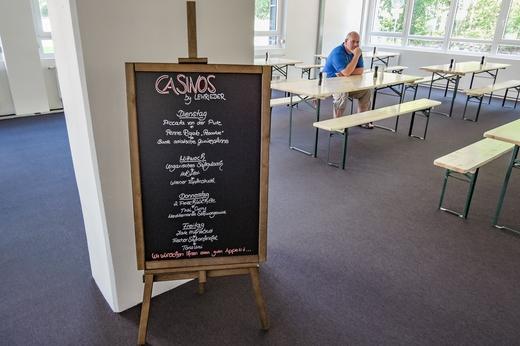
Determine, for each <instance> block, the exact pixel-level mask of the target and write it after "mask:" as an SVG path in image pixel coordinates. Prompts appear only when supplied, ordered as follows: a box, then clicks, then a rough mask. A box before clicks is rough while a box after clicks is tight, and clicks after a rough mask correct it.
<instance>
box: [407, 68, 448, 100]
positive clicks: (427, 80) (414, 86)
mask: <svg viewBox="0 0 520 346" xmlns="http://www.w3.org/2000/svg"><path fill="white" fill-rule="evenodd" d="M451 77H455V75H454V74H446V75H445V76H443V77H439V78H432V76H426V77H424V78H422V79H418V80H416V81H415V82H412V83H408V84H406V85H405V87H404V88H405V90H404V91H405V93H406V92H407V91H408V89H412V90H413V91H414V92H413V99H414V100H415V98H416V97H417V90H418V87H419V84H430V88H431V86H432V84H433V83H434V82H437V81H439V80H445V79H448V78H451ZM448 84H449V83H447V84H446V90H445V91H444V96H446V93H447V91H448Z"/></svg>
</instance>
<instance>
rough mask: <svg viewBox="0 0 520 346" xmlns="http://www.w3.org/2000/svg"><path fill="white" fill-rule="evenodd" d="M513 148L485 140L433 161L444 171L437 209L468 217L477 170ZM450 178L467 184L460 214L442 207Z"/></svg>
mask: <svg viewBox="0 0 520 346" xmlns="http://www.w3.org/2000/svg"><path fill="white" fill-rule="evenodd" d="M513 147H514V145H513V144H511V143H507V142H502V141H498V140H495V139H491V138H485V139H482V140H480V141H478V142H476V143H473V144H470V145H468V146H466V147H464V148H462V149H459V150H457V151H454V152H452V153H450V154H448V155H445V156H443V157H439V158H438V159H436V160H435V161H433V164H434V165H435V166H438V167H442V168H445V169H446V173H445V175H444V184H443V185H442V191H441V198H440V201H439V209H440V210H442V211H445V212H448V213H450V214H453V215H456V216H459V217H461V218H463V219H466V218H467V217H468V212H469V206H470V204H471V198H472V197H473V191H474V190H475V183H476V182H477V176H478V171H479V168H480V167H482V166H484V165H485V164H487V163H489V162H491V161H493V160H495V159H497V158H499V157H500V156H502V155H504V154H505V153H507V152H509V151H510V150H512V149H513ZM450 177H452V178H454V179H457V180H461V181H464V182H467V183H469V189H468V195H467V197H466V204H465V205H464V210H463V212H462V214H461V213H459V212H457V211H454V210H450V209H447V208H444V207H443V206H442V202H443V200H444V194H445V192H446V185H447V184H448V178H450Z"/></svg>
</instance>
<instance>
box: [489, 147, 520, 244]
mask: <svg viewBox="0 0 520 346" xmlns="http://www.w3.org/2000/svg"><path fill="white" fill-rule="evenodd" d="M518 148H519V147H518V145H515V148H514V149H513V155H512V156H511V161H510V162H509V166H508V168H507V172H506V176H505V178H504V183H503V184H502V190H501V191H500V197H499V198H498V204H497V210H496V212H495V216H494V217H493V226H494V227H496V228H498V229H506V230H508V231H511V232H514V233H517V234H520V231H519V230H515V229H512V228H509V227H507V226H502V225H499V224H498V219H499V217H500V212H501V211H502V205H503V204H504V198H505V196H506V191H507V186H508V184H509V178H511V172H512V171H513V168H519V167H520V160H518V159H517V156H518Z"/></svg>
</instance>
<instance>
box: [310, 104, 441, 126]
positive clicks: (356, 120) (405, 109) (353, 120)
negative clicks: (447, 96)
mask: <svg viewBox="0 0 520 346" xmlns="http://www.w3.org/2000/svg"><path fill="white" fill-rule="evenodd" d="M440 104H441V102H439V101H434V100H430V99H420V100H414V101H409V102H405V103H401V104H397V105H393V106H388V107H383V108H379V109H374V110H371V111H367V112H362V113H357V114H354V115H353V116H351V115H350V116H343V117H338V118H334V119H329V120H323V121H318V122H315V123H314V124H313V126H314V127H317V128H320V129H322V130H326V131H336V132H343V131H344V130H345V129H346V128H349V127H354V126H359V125H362V124H366V123H369V122H374V121H378V120H383V119H387V118H392V117H396V116H399V115H403V114H407V113H413V112H417V111H420V110H423V109H428V108H432V107H435V106H438V105H440Z"/></svg>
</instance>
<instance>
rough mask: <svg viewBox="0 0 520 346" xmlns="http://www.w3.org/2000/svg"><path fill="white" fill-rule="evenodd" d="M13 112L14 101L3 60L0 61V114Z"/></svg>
mask: <svg viewBox="0 0 520 346" xmlns="http://www.w3.org/2000/svg"><path fill="white" fill-rule="evenodd" d="M0 59H1V58H0ZM7 114H14V103H13V99H12V97H11V90H10V89H9V80H8V79H7V71H6V70H5V64H4V61H3V60H1V61H0V115H7Z"/></svg>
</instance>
